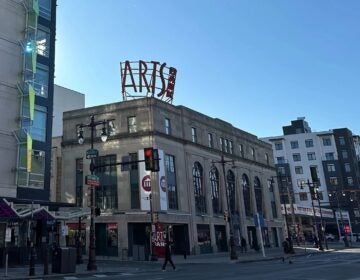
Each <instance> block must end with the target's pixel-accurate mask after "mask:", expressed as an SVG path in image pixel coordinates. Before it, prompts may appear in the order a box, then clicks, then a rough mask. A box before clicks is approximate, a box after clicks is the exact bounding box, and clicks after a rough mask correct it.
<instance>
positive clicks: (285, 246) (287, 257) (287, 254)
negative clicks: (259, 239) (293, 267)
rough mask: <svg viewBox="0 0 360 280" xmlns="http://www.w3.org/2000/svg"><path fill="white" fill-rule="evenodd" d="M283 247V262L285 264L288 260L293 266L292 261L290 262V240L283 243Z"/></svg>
mask: <svg viewBox="0 0 360 280" xmlns="http://www.w3.org/2000/svg"><path fill="white" fill-rule="evenodd" d="M282 246H283V250H284V255H283V258H282V261H283V262H285V261H286V260H288V261H289V263H290V264H291V263H292V261H291V260H290V253H291V249H290V242H289V239H288V238H286V239H285V240H284V241H283V243H282Z"/></svg>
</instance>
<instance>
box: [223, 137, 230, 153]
mask: <svg viewBox="0 0 360 280" xmlns="http://www.w3.org/2000/svg"><path fill="white" fill-rule="evenodd" d="M224 143H225V153H228V152H229V140H227V139H225V142H224Z"/></svg>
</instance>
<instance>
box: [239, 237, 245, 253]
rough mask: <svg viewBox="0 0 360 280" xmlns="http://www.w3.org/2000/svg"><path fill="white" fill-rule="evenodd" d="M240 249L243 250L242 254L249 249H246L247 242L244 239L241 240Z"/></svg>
mask: <svg viewBox="0 0 360 280" xmlns="http://www.w3.org/2000/svg"><path fill="white" fill-rule="evenodd" d="M240 248H241V253H246V251H247V248H246V240H245V238H244V237H241V239H240Z"/></svg>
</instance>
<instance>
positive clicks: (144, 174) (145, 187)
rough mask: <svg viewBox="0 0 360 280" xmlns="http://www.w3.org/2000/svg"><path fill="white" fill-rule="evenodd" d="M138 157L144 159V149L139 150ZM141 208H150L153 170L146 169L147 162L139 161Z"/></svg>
mask: <svg viewBox="0 0 360 280" xmlns="http://www.w3.org/2000/svg"><path fill="white" fill-rule="evenodd" d="M138 159H139V160H144V150H139V151H138ZM138 168H139V188H140V208H141V210H150V199H149V195H150V193H151V171H146V170H145V162H139V165H138Z"/></svg>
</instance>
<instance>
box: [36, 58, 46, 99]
mask: <svg viewBox="0 0 360 280" xmlns="http://www.w3.org/2000/svg"><path fill="white" fill-rule="evenodd" d="M34 77H35V79H34V89H35V94H36V95H37V96H41V97H45V98H47V97H48V86H49V68H48V67H47V66H45V65H42V64H39V63H38V64H37V67H36V73H35V76H34Z"/></svg>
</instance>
